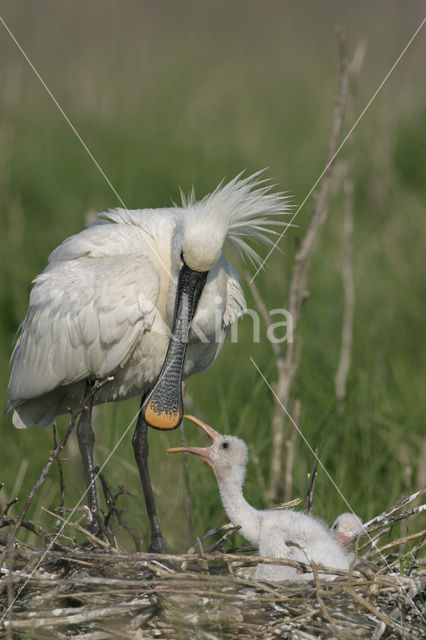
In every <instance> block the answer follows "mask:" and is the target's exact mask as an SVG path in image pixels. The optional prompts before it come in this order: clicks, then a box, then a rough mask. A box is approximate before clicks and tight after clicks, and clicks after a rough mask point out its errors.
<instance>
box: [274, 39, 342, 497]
mask: <svg viewBox="0 0 426 640" xmlns="http://www.w3.org/2000/svg"><path fill="white" fill-rule="evenodd" d="M337 39H338V44H339V51H340V76H339V88H338V93H337V99H336V103H335V108H334V117H333V123H332V128H331V133H330V139H329V144H328V152H327V160H326V170H325V171H324V174H323V177H322V180H321V184H320V186H319V189H318V190H317V191H316V192H315V193H314V195H313V201H314V209H313V213H312V216H311V220H310V223H309V226H308V228H307V230H306V233H305V235H304V237H303V238H302V241H301V243H300V246H299V248H298V250H297V252H296V255H295V258H294V262H293V268H292V273H291V279H290V291H289V302H288V307H287V308H288V310H289V312H290V315H291V317H292V320H293V341H292V342H287V343H286V352H285V355H284V357H281V356H280V357H279V358H277V368H278V380H277V384H276V387H275V392H276V394H277V396H278V400H275V409H274V416H273V419H272V456H271V465H270V468H271V472H270V499H271V500H272V501H277V500H278V499H279V495H280V486H281V484H280V483H281V478H282V464H283V445H284V440H285V439H284V435H283V431H284V426H285V419H284V416H283V415H282V408H281V404H283V405H284V406H288V400H289V397H290V389H291V387H292V383H293V380H294V376H295V373H296V371H297V368H298V353H299V351H298V347H297V340H296V336H297V326H298V323H299V319H300V313H301V310H302V306H303V303H304V301H305V299H306V291H305V281H306V275H307V272H308V269H309V266H310V264H311V260H312V256H313V251H314V248H315V245H316V243H317V240H318V237H319V232H320V230H321V227H322V226H323V224H324V222H325V221H326V219H327V216H328V207H327V206H326V202H327V198H328V194H329V189H330V185H331V180H332V177H333V170H334V163H333V162H332V160H333V158H334V156H335V153H336V150H337V147H338V143H339V138H340V134H341V130H342V123H343V114H344V110H345V104H346V98H347V92H348V58H347V51H346V38H345V34H344V32H343V30H342V29H338V30H337Z"/></svg>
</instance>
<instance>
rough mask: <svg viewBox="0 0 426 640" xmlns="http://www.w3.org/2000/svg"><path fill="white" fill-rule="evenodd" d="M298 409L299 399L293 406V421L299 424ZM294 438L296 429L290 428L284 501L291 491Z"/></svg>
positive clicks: (299, 407) (286, 445) (294, 450)
mask: <svg viewBox="0 0 426 640" xmlns="http://www.w3.org/2000/svg"><path fill="white" fill-rule="evenodd" d="M300 409H301V402H300V400H299V399H297V400H295V401H294V406H293V415H292V418H293V421H294V424H299V421H300ZM296 440H297V429H294V428H292V429H291V431H290V436H289V438H287V440H286V441H285V447H286V464H285V476H284V501H285V502H286V501H288V500H290V496H291V494H292V492H293V467H294V456H295V453H296Z"/></svg>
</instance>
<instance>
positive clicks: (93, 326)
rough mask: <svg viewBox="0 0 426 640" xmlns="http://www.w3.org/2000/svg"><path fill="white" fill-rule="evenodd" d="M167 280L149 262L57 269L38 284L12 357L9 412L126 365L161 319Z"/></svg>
mask: <svg viewBox="0 0 426 640" xmlns="http://www.w3.org/2000/svg"><path fill="white" fill-rule="evenodd" d="M158 294H159V277H158V275H157V273H156V271H155V269H154V268H153V267H152V265H151V263H150V261H149V259H148V258H146V257H143V256H142V257H141V256H139V257H137V256H136V257H135V256H111V257H96V258H92V257H88V256H83V257H81V258H79V259H77V260H71V261H60V262H54V263H53V264H52V263H51V264H50V265H49V266H48V268H47V269H46V270H45V271H44V272H43V273H42V274H41V275H40V276H38V278H36V280H35V284H34V287H33V289H32V292H31V297H30V305H29V309H28V314H27V316H26V318H25V320H24V322H23V323H22V325H21V333H20V337H19V340H18V342H17V345H16V347H15V350H14V352H13V354H12V363H13V369H12V375H11V379H10V384H9V395H10V401H9V406H8V408H11V407H16V406H18V405H19V404H21V403H22V402H23V401H25V400H27V399H32V398H37V397H38V396H41V395H42V394H45V393H47V392H49V391H51V390H53V389H55V388H56V387H59V386H61V385H69V384H71V383H74V382H78V381H80V380H83V379H86V378H88V377H94V378H102V377H105V376H106V375H108V374H111V373H113V372H114V370H115V369H116V368H117V367H119V366H120V365H123V364H124V363H125V362H126V360H127V358H128V357H129V356H130V354H131V353H132V350H133V348H134V346H135V343H136V342H137V340H138V337H141V335H142V333H143V332H144V331H145V330H147V329H149V328H150V326H151V325H152V322H153V321H154V318H155V313H156V307H155V305H156V302H157V298H158Z"/></svg>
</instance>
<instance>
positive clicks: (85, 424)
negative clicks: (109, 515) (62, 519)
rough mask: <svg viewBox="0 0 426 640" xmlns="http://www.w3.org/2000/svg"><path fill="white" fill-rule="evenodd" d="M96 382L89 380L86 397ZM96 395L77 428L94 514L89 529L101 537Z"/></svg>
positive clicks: (88, 500)
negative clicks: (94, 416) (94, 424)
mask: <svg viewBox="0 0 426 640" xmlns="http://www.w3.org/2000/svg"><path fill="white" fill-rule="evenodd" d="M94 384H95V383H94V382H93V381H91V380H88V381H87V383H86V390H85V392H84V395H85V397H86V396H87V395H88V394H89V393H90V391H92V390H93V386H94ZM93 398H94V395H92V396H91V398H90V399H89V400H88V401H87V403H86V404H85V406H84V408H83V411H82V412H81V415H80V421H79V423H78V427H77V437H78V445H79V447H80V452H81V458H82V461H83V473H84V480H85V483H86V487H87V504H88V506H89V509H90V512H91V514H92V521H91V523H90V524H89V526H88V527H87V529H88V531H90V533H93V534H94V535H96V536H99V535H100V529H99V525H98V521H97V519H96V516H97V514H98V497H97V494H96V484H95V476H96V474H95V472H94V468H95V463H94V459H93V445H94V444H95V434H94V433H93V429H92V408H93Z"/></svg>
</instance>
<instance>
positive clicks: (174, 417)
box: [145, 405, 181, 429]
mask: <svg viewBox="0 0 426 640" xmlns="http://www.w3.org/2000/svg"><path fill="white" fill-rule="evenodd" d="M145 420H146V421H147V423H148V424H149V425H150V426H151V427H154V428H155V429H175V428H176V427H177V426H179V423H180V421H181V415H180V413H179V411H175V412H174V413H167V412H166V411H160V412H157V411H155V409H153V408H152V406H151V405H148V406H147V407H146V409H145Z"/></svg>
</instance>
